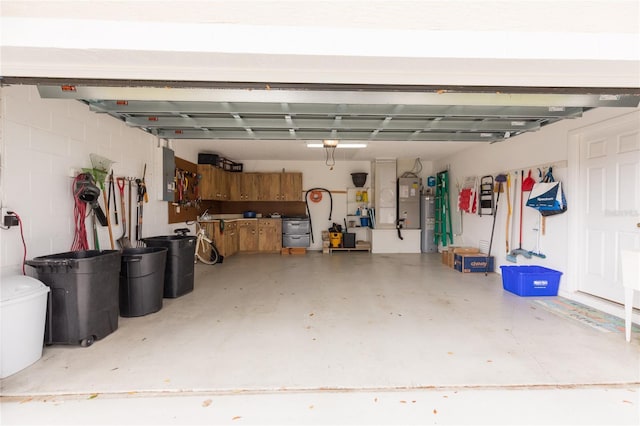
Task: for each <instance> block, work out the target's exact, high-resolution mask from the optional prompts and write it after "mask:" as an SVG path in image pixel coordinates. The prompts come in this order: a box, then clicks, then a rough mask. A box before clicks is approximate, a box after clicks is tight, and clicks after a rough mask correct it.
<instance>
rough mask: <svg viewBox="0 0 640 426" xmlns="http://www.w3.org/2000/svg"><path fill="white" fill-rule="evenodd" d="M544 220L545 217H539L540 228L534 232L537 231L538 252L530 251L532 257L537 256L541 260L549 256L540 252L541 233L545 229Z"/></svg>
mask: <svg viewBox="0 0 640 426" xmlns="http://www.w3.org/2000/svg"><path fill="white" fill-rule="evenodd" d="M543 220H544V216H542V215H539V217H538V228H537V229H534V231H537V235H536V251H533V250H530V251H529V253H530V254H531V255H532V256H536V257H539V258H541V259H545V258H546V257H547V256H546V255H544V254H543V253H542V252H541V251H540V233H541V232H542V228H543V226H544V225H543V223H542V222H543Z"/></svg>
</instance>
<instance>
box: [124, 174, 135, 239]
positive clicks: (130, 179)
mask: <svg viewBox="0 0 640 426" xmlns="http://www.w3.org/2000/svg"><path fill="white" fill-rule="evenodd" d="M127 180H128V181H129V232H128V233H127V235H129V240H131V224H132V223H133V219H131V211H132V210H133V207H132V206H133V202H132V199H131V191H132V189H131V185H132V183H133V181H134V180H135V179H134V178H132V177H128V178H127ZM122 215H124V212H122Z"/></svg>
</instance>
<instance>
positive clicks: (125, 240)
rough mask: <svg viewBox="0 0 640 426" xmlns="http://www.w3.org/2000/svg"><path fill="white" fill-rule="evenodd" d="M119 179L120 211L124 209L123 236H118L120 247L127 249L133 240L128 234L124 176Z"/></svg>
mask: <svg viewBox="0 0 640 426" xmlns="http://www.w3.org/2000/svg"><path fill="white" fill-rule="evenodd" d="M117 181H118V190H119V191H120V211H122V212H123V213H122V236H121V237H120V238H118V240H117V241H118V244H120V248H123V249H127V248H131V241H129V238H128V237H127V236H126V234H127V216H126V215H125V214H124V178H121V177H119V178H117Z"/></svg>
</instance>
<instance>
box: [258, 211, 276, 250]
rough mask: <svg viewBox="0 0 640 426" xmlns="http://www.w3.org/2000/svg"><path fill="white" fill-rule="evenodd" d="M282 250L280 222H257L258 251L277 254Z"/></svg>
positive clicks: (265, 220) (271, 220) (261, 220)
mask: <svg viewBox="0 0 640 426" xmlns="http://www.w3.org/2000/svg"><path fill="white" fill-rule="evenodd" d="M281 248H282V221H281V220H279V219H259V220H258V250H259V251H263V252H279V251H280V249H281Z"/></svg>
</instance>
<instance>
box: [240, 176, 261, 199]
mask: <svg viewBox="0 0 640 426" xmlns="http://www.w3.org/2000/svg"><path fill="white" fill-rule="evenodd" d="M240 175H241V178H240V180H241V181H240V187H241V188H242V189H241V191H240V192H241V194H240V197H241V198H240V200H241V201H258V175H257V174H256V173H240Z"/></svg>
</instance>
